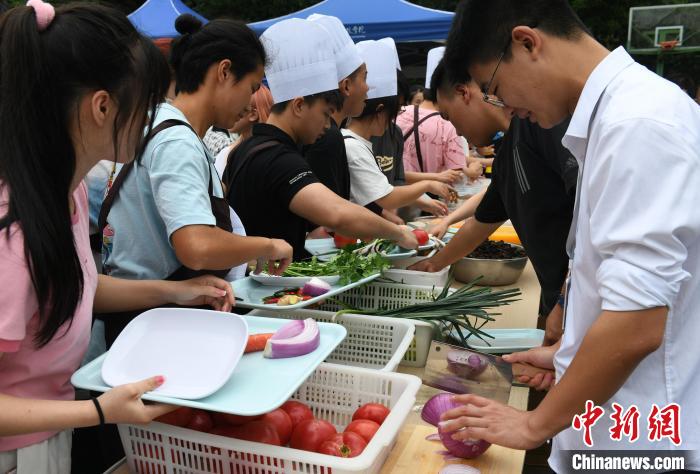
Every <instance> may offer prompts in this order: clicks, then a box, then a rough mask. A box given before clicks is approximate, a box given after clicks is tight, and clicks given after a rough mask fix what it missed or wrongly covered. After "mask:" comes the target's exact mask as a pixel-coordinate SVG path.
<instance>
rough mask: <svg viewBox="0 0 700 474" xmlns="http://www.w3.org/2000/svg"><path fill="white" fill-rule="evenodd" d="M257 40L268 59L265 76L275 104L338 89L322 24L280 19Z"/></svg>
mask: <svg viewBox="0 0 700 474" xmlns="http://www.w3.org/2000/svg"><path fill="white" fill-rule="evenodd" d="M260 40H261V41H262V43H263V46H264V47H265V53H266V54H267V57H268V58H269V60H268V64H267V65H266V66H265V76H266V77H267V83H268V85H269V86H270V92H272V98H273V100H274V101H275V104H277V103H279V102H285V101H287V100H291V99H293V98H295V97H303V96H307V95H311V94H318V93H320V92H326V91H330V90H334V89H337V88H338V79H337V76H336V69H335V61H334V60H333V51H332V50H331V47H330V44H331V39H330V37H329V34H328V33H327V32H326V30H325V29H324V28H323V27H322V26H320V25H318V24H316V23H315V22H311V21H307V20H301V19H299V18H291V19H289V20H282V21H280V22H278V23H275V24H274V25H272V26H271V27H269V28H268V29H267V30H265V32H264V33H263V34H262V36H260Z"/></svg>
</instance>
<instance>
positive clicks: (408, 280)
mask: <svg viewBox="0 0 700 474" xmlns="http://www.w3.org/2000/svg"><path fill="white" fill-rule="evenodd" d="M425 258H426V257H408V258H403V259H399V260H395V261H393V262H391V263H392V267H393V268H390V269H388V270H384V271H383V272H382V277H383V278H386V279H388V280H393V281H394V282H396V283H400V284H403V285H416V286H439V287H440V288H442V287H443V286H445V285H447V282H448V281H449V279H450V266H449V265H448V266H447V267H445V268H443V269H442V270H440V271H439V272H418V271H415V270H406V267H409V266H411V265H413V264H414V263H417V262H420V261H421V260H425Z"/></svg>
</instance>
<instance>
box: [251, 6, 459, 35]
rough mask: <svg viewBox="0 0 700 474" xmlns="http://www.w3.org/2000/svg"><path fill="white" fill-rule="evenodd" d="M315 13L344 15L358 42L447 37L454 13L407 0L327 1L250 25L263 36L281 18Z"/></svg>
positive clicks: (342, 18)
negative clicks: (390, 38)
mask: <svg viewBox="0 0 700 474" xmlns="http://www.w3.org/2000/svg"><path fill="white" fill-rule="evenodd" d="M312 13H320V14H323V15H331V16H335V17H338V18H340V20H341V21H342V22H343V24H344V25H345V28H346V29H347V30H348V33H350V36H351V37H352V39H353V40H355V41H362V40H372V39H373V40H376V39H380V38H384V37H387V36H391V37H392V38H394V40H395V41H397V42H399V41H440V40H444V39H446V38H447V33H448V32H449V31H450V26H451V25H452V17H453V16H454V14H453V13H450V12H445V11H441V10H433V9H432V8H426V7H421V6H418V5H414V4H412V3H409V2H407V1H405V0H324V1H322V2H321V3H317V4H316V5H312V6H310V7H308V8H305V9H303V10H300V11H298V12H294V13H290V14H289V15H285V16H281V17H278V18H272V19H270V20H265V21H258V22H255V23H249V24H248V26H250V27H251V28H252V29H253V30H254V31H255V32H256V33H257V34H259V35H260V34H262V33H263V32H264V31H265V30H266V29H267V28H268V27H270V26H271V25H273V24H275V23H277V22H278V21H280V20H285V19H287V18H306V17H308V16H309V15H311V14H312Z"/></svg>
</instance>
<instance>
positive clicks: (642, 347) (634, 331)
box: [531, 307, 668, 437]
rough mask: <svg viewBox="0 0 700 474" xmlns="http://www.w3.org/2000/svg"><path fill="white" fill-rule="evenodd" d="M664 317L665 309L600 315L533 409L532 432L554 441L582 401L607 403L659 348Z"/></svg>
mask: <svg viewBox="0 0 700 474" xmlns="http://www.w3.org/2000/svg"><path fill="white" fill-rule="evenodd" d="M667 314H668V310H667V309H666V308H665V307H661V308H652V309H647V310H643V311H629V312H612V311H603V312H602V313H601V315H600V317H599V318H598V319H597V320H596V321H595V323H593V325H592V326H591V327H590V329H589V330H588V332H587V333H586V335H585V337H584V338H583V341H582V342H581V346H580V347H579V349H578V351H577V352H576V355H575V356H574V359H573V360H572V361H571V364H570V365H569V367H568V368H567V369H566V372H565V373H564V375H563V376H562V377H561V380H559V381H558V382H557V384H556V385H555V386H554V387H553V388H552V389H551V390H550V391H549V393H548V394H547V396H546V397H545V399H544V400H543V401H542V402H541V403H540V405H539V406H538V407H537V408H536V409H535V411H534V413H533V416H532V419H531V423H532V427H533V429H535V430H536V431H537V432H540V433H546V435H547V437H551V436H554V435H555V434H556V433H558V432H560V431H561V430H563V429H565V428H567V427H569V426H571V420H572V419H573V417H574V416H575V415H576V414H580V413H582V412H583V411H584V407H585V403H586V400H592V401H593V402H594V403H596V404H602V403H605V402H607V401H608V400H609V399H610V397H611V396H613V395H614V394H615V393H616V392H617V391H618V390H619V389H620V387H621V386H622V385H623V384H624V383H625V381H626V380H627V378H628V377H629V376H630V374H631V373H632V371H634V369H635V368H636V367H637V365H638V364H639V363H640V362H641V361H642V359H644V358H645V357H646V356H647V355H649V354H650V353H652V352H654V351H655V350H656V349H658V347H659V346H660V345H661V343H662V341H663V335H664V328H665V324H666V316H667ZM640 403H641V400H640Z"/></svg>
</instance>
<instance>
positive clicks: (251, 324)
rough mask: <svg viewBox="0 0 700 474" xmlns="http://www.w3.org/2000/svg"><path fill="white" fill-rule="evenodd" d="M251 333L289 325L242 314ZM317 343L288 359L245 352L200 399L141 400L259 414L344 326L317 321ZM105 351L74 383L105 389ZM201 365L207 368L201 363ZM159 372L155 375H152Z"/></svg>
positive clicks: (303, 374)
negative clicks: (224, 380)
mask: <svg viewBox="0 0 700 474" xmlns="http://www.w3.org/2000/svg"><path fill="white" fill-rule="evenodd" d="M243 318H245V320H246V322H247V323H248V330H249V333H250V334H259V333H270V332H275V331H276V330H277V329H279V328H280V327H282V326H283V325H285V324H287V322H288V321H285V320H283V319H273V318H260V317H256V316H243ZM318 326H319V329H320V332H321V344H320V346H319V347H318V349H316V350H315V351H313V352H312V353H310V354H306V355H304V356H299V357H291V358H288V359H266V358H264V357H263V355H262V352H254V353H251V354H244V355H243V357H242V358H241V361H240V362H239V363H238V365H237V366H236V369H235V370H234V371H233V375H232V376H231V377H230V378H229V380H228V382H227V383H226V384H225V385H224V386H223V387H221V389H219V390H218V391H217V392H215V393H214V394H212V395H210V396H208V397H206V398H201V399H199V400H185V399H181V398H172V397H164V396H162V395H159V394H158V393H156V392H148V393H145V394H144V395H143V397H142V398H143V399H144V400H150V401H154V402H162V403H170V404H173V405H180V406H187V407H192V408H200V409H202V410H212V411H218V412H222V413H232V414H235V415H259V414H262V413H267V412H268V411H271V410H274V409H275V408H277V407H279V406H280V405H282V404H283V403H284V402H285V401H287V399H288V398H289V397H290V396H291V395H292V394H293V393H294V392H295V391H296V389H297V388H298V387H299V386H300V385H301V384H302V383H303V382H304V380H306V378H307V377H308V376H309V375H311V374H312V373H313V371H314V370H315V369H316V368H317V367H318V365H319V364H320V363H321V362H323V361H324V360H325V359H326V358H327V357H328V356H329V355H330V354H331V353H332V352H333V351H334V350H335V348H336V347H337V346H338V345H339V344H340V343H341V342H342V341H343V339H345V336H346V334H347V331H346V329H345V328H344V327H343V326H340V325H339V324H330V323H318ZM105 357H106V354H105V355H103V356H101V357H98V358H97V359H95V360H93V361H92V362H90V363H89V364H87V365H85V366H83V367H81V368H80V369H79V370H78V371H77V372H76V373H74V374H73V377H71V383H72V384H73V385H74V386H75V387H78V388H83V389H86V390H94V391H98V392H106V391H107V390H109V389H110V387H109V386H108V385H107V384H105V383H104V381H103V380H102V377H101V375H100V372H101V368H102V363H103V362H104V359H105ZM202 370H206V368H203V369H202ZM153 375H158V374H153Z"/></svg>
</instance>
